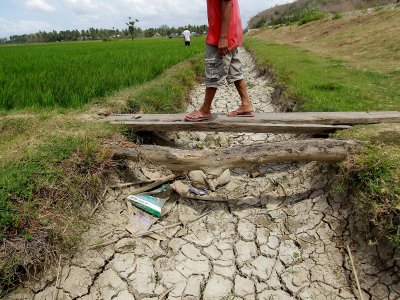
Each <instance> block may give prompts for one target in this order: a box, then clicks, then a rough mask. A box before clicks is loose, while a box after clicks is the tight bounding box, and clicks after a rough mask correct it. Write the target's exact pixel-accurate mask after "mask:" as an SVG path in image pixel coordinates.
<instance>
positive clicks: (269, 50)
mask: <svg viewBox="0 0 400 300" xmlns="http://www.w3.org/2000/svg"><path fill="white" fill-rule="evenodd" d="M246 45H247V47H248V48H249V49H250V50H251V51H252V52H253V53H254V54H255V57H256V60H257V64H258V67H259V68H268V69H272V73H273V74H274V76H275V77H276V80H277V85H279V86H280V87H281V89H282V90H284V93H283V94H282V95H281V98H280V99H279V100H280V102H281V103H283V105H286V106H287V107H289V108H293V106H294V107H295V109H296V110H301V111H373V110H400V80H399V74H397V73H395V74H393V73H389V74H385V73H379V72H371V71H364V70H359V69H355V68H350V67H346V66H345V64H344V62H343V61H341V60H338V59H335V58H330V57H322V56H318V55H316V54H313V53H310V52H308V51H307V50H304V49H301V48H298V47H295V46H290V45H278V44H275V43H270V42H267V41H264V40H259V39H248V40H247V41H246ZM336 137H340V138H348V139H356V140H364V141H368V142H369V144H368V145H365V146H363V147H362V150H361V151H360V153H358V154H357V155H355V156H354V157H352V158H351V159H349V160H348V161H346V162H345V163H343V164H342V169H343V174H344V178H346V179H348V182H349V184H350V188H351V190H352V192H353V198H354V201H355V203H356V204H357V206H358V207H359V208H360V211H361V212H362V214H361V215H362V217H363V218H364V220H366V221H367V222H370V223H372V224H374V225H375V226H376V228H378V229H379V231H380V234H381V235H382V236H386V237H387V238H388V240H389V241H391V242H392V244H393V245H394V246H395V247H398V248H400V175H399V174H400V125H399V124H379V125H369V126H355V127H354V128H352V129H351V130H346V131H341V132H338V133H336Z"/></svg>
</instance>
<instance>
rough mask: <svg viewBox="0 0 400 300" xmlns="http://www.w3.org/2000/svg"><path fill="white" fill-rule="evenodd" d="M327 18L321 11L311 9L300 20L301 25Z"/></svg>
mask: <svg viewBox="0 0 400 300" xmlns="http://www.w3.org/2000/svg"><path fill="white" fill-rule="evenodd" d="M323 18H325V12H324V11H322V10H321V9H309V10H306V11H305V12H304V14H303V15H302V16H301V17H300V19H299V25H303V24H307V23H310V22H313V21H317V20H321V19H323Z"/></svg>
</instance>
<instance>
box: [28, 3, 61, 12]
mask: <svg viewBox="0 0 400 300" xmlns="http://www.w3.org/2000/svg"><path fill="white" fill-rule="evenodd" d="M25 5H26V6H27V7H29V8H31V9H37V10H41V11H44V12H51V11H54V10H55V7H54V6H52V5H50V4H48V3H46V1H45V0H28V1H26V3H25Z"/></svg>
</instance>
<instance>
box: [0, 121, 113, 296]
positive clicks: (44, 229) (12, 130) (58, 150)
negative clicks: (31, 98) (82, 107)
mask: <svg viewBox="0 0 400 300" xmlns="http://www.w3.org/2000/svg"><path fill="white" fill-rule="evenodd" d="M32 128H35V130H34V131H32ZM49 132H51V133H49ZM113 132H114V129H113V128H110V127H109V126H106V125H105V124H102V123H100V122H98V123H93V122H86V121H79V120H76V119H74V118H71V119H70V118H68V117H67V116H61V117H60V116H58V115H56V114H53V115H52V116H31V115H27V116H15V117H13V116H10V117H5V118H1V119H0V141H1V143H0V158H1V159H0V239H1V240H2V241H3V243H4V245H3V247H2V250H1V251H0V258H1V259H0V261H1V262H0V297H1V295H2V293H3V292H4V291H5V290H7V289H8V288H9V287H11V286H12V285H13V284H14V283H15V282H17V281H18V277H19V276H20V275H23V274H24V272H25V271H29V270H30V268H32V267H35V268H40V266H41V265H43V264H45V263H49V259H51V255H52V254H54V253H55V252H56V251H58V250H59V249H61V248H62V247H66V249H67V248H68V249H71V248H73V247H74V246H76V245H77V241H78V240H79V236H80V233H81V232H82V230H83V226H84V224H85V221H84V220H83V217H84V216H85V213H87V212H88V211H90V207H91V205H92V203H93V201H94V200H95V199H96V196H97V195H98V194H99V191H100V190H101V189H102V186H103V185H104V180H105V178H106V176H107V174H108V172H109V170H110V164H109V161H110V155H109V153H108V152H107V151H105V150H104V149H103V148H102V147H101V146H100V143H99V138H104V137H109V136H111V134H113Z"/></svg>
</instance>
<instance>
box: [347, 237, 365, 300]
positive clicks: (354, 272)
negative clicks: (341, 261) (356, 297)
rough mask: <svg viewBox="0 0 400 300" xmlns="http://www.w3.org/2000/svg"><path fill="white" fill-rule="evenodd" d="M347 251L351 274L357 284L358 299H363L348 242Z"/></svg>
mask: <svg viewBox="0 0 400 300" xmlns="http://www.w3.org/2000/svg"><path fill="white" fill-rule="evenodd" d="M347 252H348V253H349V257H350V263H351V266H352V268H353V274H354V278H355V279H356V284H357V289H358V293H359V294H360V299H361V300H364V297H363V295H362V292H361V286H360V282H359V281H358V276H357V270H356V266H355V265H354V261H353V256H352V255H351V250H350V246H349V244H347Z"/></svg>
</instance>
